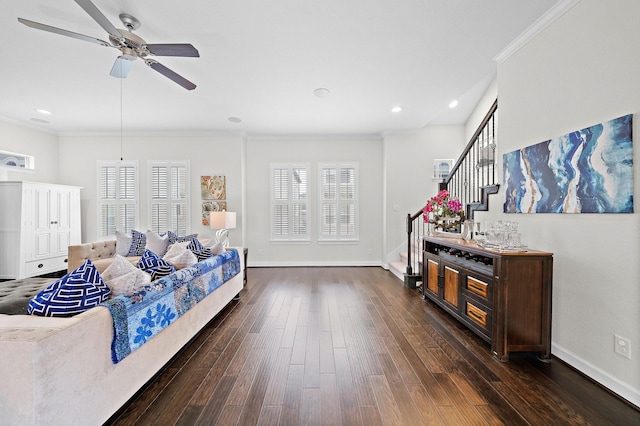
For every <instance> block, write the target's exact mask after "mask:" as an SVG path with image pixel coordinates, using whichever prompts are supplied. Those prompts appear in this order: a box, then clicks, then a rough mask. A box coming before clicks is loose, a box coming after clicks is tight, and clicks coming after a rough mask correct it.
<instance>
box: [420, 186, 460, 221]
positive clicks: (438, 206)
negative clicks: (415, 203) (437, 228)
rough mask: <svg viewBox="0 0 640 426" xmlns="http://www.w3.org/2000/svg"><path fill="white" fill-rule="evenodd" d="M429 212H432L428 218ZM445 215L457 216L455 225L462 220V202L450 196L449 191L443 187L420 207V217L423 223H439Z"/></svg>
mask: <svg viewBox="0 0 640 426" xmlns="http://www.w3.org/2000/svg"><path fill="white" fill-rule="evenodd" d="M430 213H433V218H429V214H430ZM446 217H451V218H454V217H459V221H456V225H457V223H461V222H462V221H464V212H463V210H462V203H461V202H460V200H458V199H457V198H454V197H451V195H450V194H449V191H447V190H446V189H443V190H442V191H440V192H438V194H437V195H435V196H433V197H431V198H430V199H429V201H427V204H426V205H425V206H424V208H423V209H422V218H423V220H424V222H425V223H435V224H436V225H440V224H441V219H443V218H446ZM454 226H455V225H454Z"/></svg>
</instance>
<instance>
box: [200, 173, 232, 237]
mask: <svg viewBox="0 0 640 426" xmlns="http://www.w3.org/2000/svg"><path fill="white" fill-rule="evenodd" d="M200 198H201V199H202V200H204V201H202V224H203V225H204V226H209V213H210V212H221V211H226V210H227V179H226V177H225V176H224V175H211V176H200Z"/></svg>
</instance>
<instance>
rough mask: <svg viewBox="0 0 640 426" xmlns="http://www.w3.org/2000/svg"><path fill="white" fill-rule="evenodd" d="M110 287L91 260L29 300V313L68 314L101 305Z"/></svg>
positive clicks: (52, 315)
mask: <svg viewBox="0 0 640 426" xmlns="http://www.w3.org/2000/svg"><path fill="white" fill-rule="evenodd" d="M109 294H111V290H109V287H107V285H106V284H105V283H104V281H102V278H100V274H99V273H98V270H97V269H96V267H95V266H93V263H92V262H91V260H88V259H87V261H86V262H85V263H84V264H83V265H82V266H80V267H79V268H78V269H76V270H75V271H72V272H69V273H68V274H67V275H65V276H64V277H62V278H60V279H59V280H57V281H56V282H54V283H53V284H51V285H50V286H49V287H47V288H45V289H44V290H42V291H41V292H40V293H38V294H36V295H35V296H34V297H33V299H31V300H30V301H29V306H28V307H27V313H29V314H30V315H39V316H43V317H69V316H72V315H76V314H79V313H80V312H84V311H86V310H88V309H90V308H93V307H94V306H98V305H99V304H101V303H102V302H104V301H105V300H107V299H108V298H109Z"/></svg>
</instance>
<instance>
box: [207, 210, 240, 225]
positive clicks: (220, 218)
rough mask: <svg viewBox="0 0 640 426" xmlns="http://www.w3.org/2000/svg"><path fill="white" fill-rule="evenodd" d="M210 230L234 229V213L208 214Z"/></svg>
mask: <svg viewBox="0 0 640 426" xmlns="http://www.w3.org/2000/svg"><path fill="white" fill-rule="evenodd" d="M209 226H210V227H211V229H234V228H235V227H236V213H235V212H209Z"/></svg>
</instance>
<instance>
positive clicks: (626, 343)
mask: <svg viewBox="0 0 640 426" xmlns="http://www.w3.org/2000/svg"><path fill="white" fill-rule="evenodd" d="M613 339H614V344H613V350H614V352H615V353H617V354H618V355H622V356H623V357H625V358H629V359H631V340H629V339H627V338H625V337H620V336H618V335H617V334H614V336H613Z"/></svg>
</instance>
